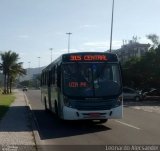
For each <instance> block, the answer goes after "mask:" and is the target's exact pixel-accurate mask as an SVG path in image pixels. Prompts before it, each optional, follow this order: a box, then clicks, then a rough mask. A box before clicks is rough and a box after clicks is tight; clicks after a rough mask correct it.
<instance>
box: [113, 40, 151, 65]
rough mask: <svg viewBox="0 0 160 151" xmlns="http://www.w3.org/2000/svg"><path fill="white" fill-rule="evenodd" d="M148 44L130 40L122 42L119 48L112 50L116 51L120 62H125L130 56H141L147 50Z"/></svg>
mask: <svg viewBox="0 0 160 151" xmlns="http://www.w3.org/2000/svg"><path fill="white" fill-rule="evenodd" d="M149 47H150V44H141V43H138V42H133V41H132V40H131V41H130V42H129V43H128V44H124V45H122V46H121V48H120V49H117V50H113V53H116V54H117V55H118V57H119V59H120V61H121V62H123V63H124V62H125V61H127V60H128V59H130V58H132V57H141V56H143V55H144V54H145V53H146V52H148V50H149Z"/></svg>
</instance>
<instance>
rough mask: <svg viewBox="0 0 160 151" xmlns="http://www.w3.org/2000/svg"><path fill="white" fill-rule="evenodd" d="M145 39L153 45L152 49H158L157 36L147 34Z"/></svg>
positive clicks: (159, 42)
mask: <svg viewBox="0 0 160 151" xmlns="http://www.w3.org/2000/svg"><path fill="white" fill-rule="evenodd" d="M146 37H147V38H148V39H149V40H151V42H152V43H153V48H156V47H158V45H159V44H160V41H159V36H157V35H156V34H149V35H146Z"/></svg>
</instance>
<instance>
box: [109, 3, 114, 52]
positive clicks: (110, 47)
mask: <svg viewBox="0 0 160 151" xmlns="http://www.w3.org/2000/svg"><path fill="white" fill-rule="evenodd" d="M113 17H114V0H113V1H112V17H111V35H110V50H109V51H110V52H111V51H112V34H113Z"/></svg>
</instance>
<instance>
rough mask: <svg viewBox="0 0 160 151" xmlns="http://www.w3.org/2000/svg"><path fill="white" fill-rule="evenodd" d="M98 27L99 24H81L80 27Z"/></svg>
mask: <svg viewBox="0 0 160 151" xmlns="http://www.w3.org/2000/svg"><path fill="white" fill-rule="evenodd" d="M96 27H97V25H90V24H86V25H82V26H80V28H96Z"/></svg>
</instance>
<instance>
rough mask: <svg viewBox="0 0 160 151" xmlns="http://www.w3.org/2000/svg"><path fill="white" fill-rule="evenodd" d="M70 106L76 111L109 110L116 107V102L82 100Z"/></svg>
mask: <svg viewBox="0 0 160 151" xmlns="http://www.w3.org/2000/svg"><path fill="white" fill-rule="evenodd" d="M71 106H72V107H73V108H75V109H78V110H83V111H85V110H87V111H88V110H110V109H111V108H114V107H115V106H117V101H116V100H107V101H106V100H103V101H102V100H96V101H95V100H83V101H73V102H72V103H71Z"/></svg>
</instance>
